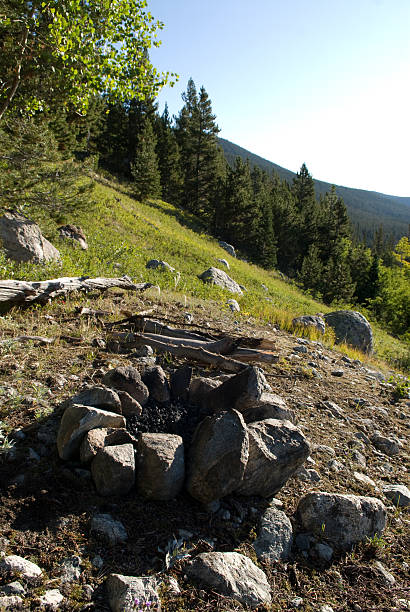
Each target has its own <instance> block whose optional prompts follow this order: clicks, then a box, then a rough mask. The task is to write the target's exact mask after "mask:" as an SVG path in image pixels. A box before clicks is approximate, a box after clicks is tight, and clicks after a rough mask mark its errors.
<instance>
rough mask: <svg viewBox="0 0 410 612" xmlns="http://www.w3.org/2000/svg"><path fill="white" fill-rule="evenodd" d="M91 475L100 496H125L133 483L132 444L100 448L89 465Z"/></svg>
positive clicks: (133, 461) (133, 462)
mask: <svg viewBox="0 0 410 612" xmlns="http://www.w3.org/2000/svg"><path fill="white" fill-rule="evenodd" d="M91 474H92V477H93V480H94V484H95V487H96V489H97V491H98V493H99V494H100V495H106V496H111V495H126V494H127V493H129V491H130V490H131V489H132V487H133V486H134V483H135V459H134V447H133V445H132V444H119V445H116V446H104V447H103V448H101V449H100V450H99V451H98V453H97V455H96V456H95V457H94V459H93V460H92V463H91Z"/></svg>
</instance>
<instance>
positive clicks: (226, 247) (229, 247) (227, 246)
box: [218, 240, 236, 257]
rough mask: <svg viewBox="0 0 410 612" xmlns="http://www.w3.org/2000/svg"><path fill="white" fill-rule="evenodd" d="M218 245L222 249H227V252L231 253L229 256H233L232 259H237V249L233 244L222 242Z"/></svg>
mask: <svg viewBox="0 0 410 612" xmlns="http://www.w3.org/2000/svg"><path fill="white" fill-rule="evenodd" d="M218 244H219V246H220V247H222V248H223V249H225V251H226V252H227V253H229V255H232V257H236V253H235V249H234V247H233V246H232V245H231V244H228V243H227V242H224V241H223V240H220V241H219V243H218Z"/></svg>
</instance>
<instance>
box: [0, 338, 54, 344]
mask: <svg viewBox="0 0 410 612" xmlns="http://www.w3.org/2000/svg"><path fill="white" fill-rule="evenodd" d="M54 341H55V338H46V337H44V336H14V337H12V338H6V339H4V340H0V346H3V345H7V344H10V343H12V342H23V343H24V342H36V343H37V344H52V343H53V342H54Z"/></svg>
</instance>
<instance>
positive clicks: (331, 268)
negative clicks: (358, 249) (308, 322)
mask: <svg viewBox="0 0 410 612" xmlns="http://www.w3.org/2000/svg"><path fill="white" fill-rule="evenodd" d="M350 246H351V243H350V241H349V240H347V239H344V240H343V241H340V242H339V243H338V248H337V250H336V249H335V250H334V252H333V253H332V255H331V257H330V258H329V261H328V263H327V264H326V266H325V268H324V271H323V283H322V294H323V300H324V301H325V303H326V304H331V303H332V302H345V303H346V302H347V303H349V302H350V301H351V300H352V298H353V295H354V292H355V288H356V287H355V283H354V281H353V280H352V277H351V273H350V265H349V249H350Z"/></svg>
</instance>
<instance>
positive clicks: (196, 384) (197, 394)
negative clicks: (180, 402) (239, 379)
mask: <svg viewBox="0 0 410 612" xmlns="http://www.w3.org/2000/svg"><path fill="white" fill-rule="evenodd" d="M221 384H222V382H221V381H220V380H218V379H217V378H206V377H205V376H198V377H196V378H193V379H192V380H191V383H190V385H189V392H188V401H189V403H190V404H193V405H194V406H202V405H203V403H204V401H205V400H206V398H207V397H208V394H209V392H210V391H212V389H216V387H220V386H221Z"/></svg>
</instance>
